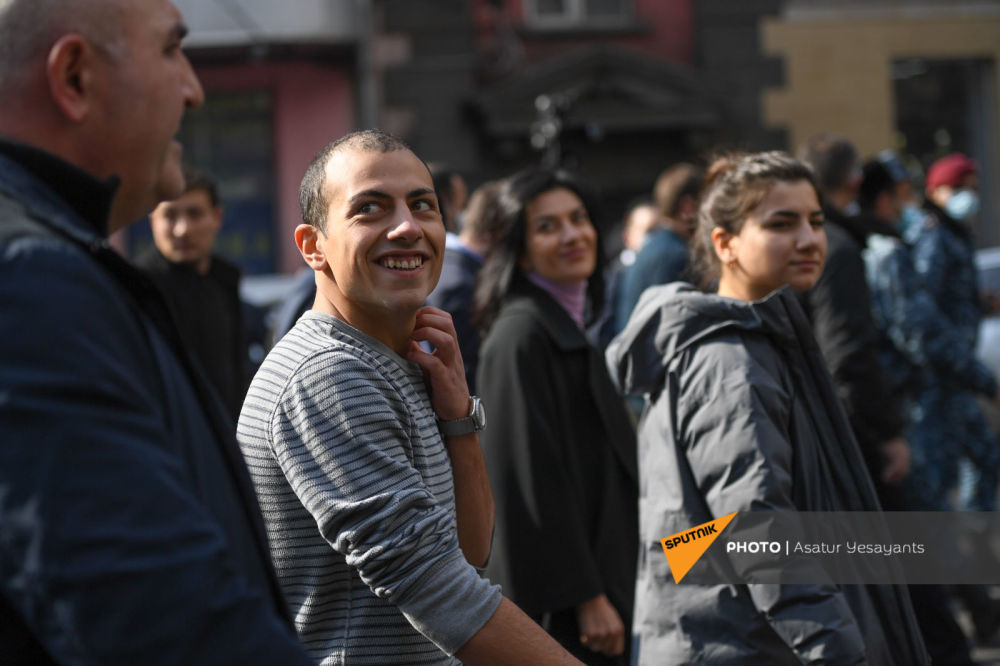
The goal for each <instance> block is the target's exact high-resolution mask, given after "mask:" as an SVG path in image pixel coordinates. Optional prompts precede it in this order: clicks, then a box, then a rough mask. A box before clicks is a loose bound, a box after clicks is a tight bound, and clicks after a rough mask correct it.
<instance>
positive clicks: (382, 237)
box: [318, 146, 445, 332]
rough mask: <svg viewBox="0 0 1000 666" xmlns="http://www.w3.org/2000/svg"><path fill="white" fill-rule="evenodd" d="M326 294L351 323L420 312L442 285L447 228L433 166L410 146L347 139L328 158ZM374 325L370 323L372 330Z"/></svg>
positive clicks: (377, 322)
mask: <svg viewBox="0 0 1000 666" xmlns="http://www.w3.org/2000/svg"><path fill="white" fill-rule="evenodd" d="M325 172H326V184H325V187H326V190H325V193H326V201H327V203H328V207H327V216H326V228H325V231H324V232H322V233H320V234H319V239H318V242H319V243H320V244H321V245H322V250H323V254H324V255H325V257H326V260H327V262H328V264H329V268H328V270H327V271H326V275H327V276H328V277H330V278H331V279H330V280H329V281H328V282H327V283H325V284H321V285H320V288H321V290H322V292H323V296H324V297H325V298H326V299H327V300H328V301H329V302H330V304H331V305H332V306H333V307H334V309H335V310H336V311H337V312H338V313H339V314H340V315H341V316H342V317H343V318H344V319H345V320H346V321H347V322H348V323H350V324H352V325H353V326H355V327H356V328H359V329H361V330H366V331H367V329H369V328H376V329H377V328H379V327H381V326H382V325H384V323H386V318H388V319H389V320H390V321H389V323H391V320H392V319H399V318H405V317H410V316H412V315H413V314H414V313H415V312H416V311H417V310H418V309H419V308H420V307H421V306H423V304H424V301H425V300H426V299H427V296H428V294H430V293H431V291H432V290H433V289H434V287H435V285H437V281H438V277H440V275H441V263H442V260H443V256H444V239H445V229H444V223H443V222H442V220H441V212H440V209H439V207H438V200H437V197H436V196H435V194H434V184H433V181H432V180H431V175H430V172H429V171H428V170H427V167H426V166H425V165H424V163H423V162H421V161H420V159H419V158H417V156H416V155H414V154H413V153H412V152H410V151H409V150H393V151H389V152H379V151H374V150H365V149H362V148H355V147H351V146H344V147H342V148H340V149H339V150H338V151H337V152H335V153H334V154H333V155H331V157H330V160H329V162H327V165H326V171H325ZM369 332H370V331H369Z"/></svg>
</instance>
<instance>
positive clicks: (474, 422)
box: [438, 396, 486, 437]
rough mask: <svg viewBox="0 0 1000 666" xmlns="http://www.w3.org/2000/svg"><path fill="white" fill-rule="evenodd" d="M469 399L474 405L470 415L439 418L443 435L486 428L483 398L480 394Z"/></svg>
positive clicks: (478, 430)
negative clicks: (445, 418) (446, 419)
mask: <svg viewBox="0 0 1000 666" xmlns="http://www.w3.org/2000/svg"><path fill="white" fill-rule="evenodd" d="M469 401H470V402H471V403H472V407H471V408H470V409H469V415H468V416H465V417H463V418H460V419H452V420H450V421H442V420H441V419H438V430H440V431H441V435H442V436H444V437H452V436H454V435H467V434H469V433H470V432H481V431H483V430H485V429H486V410H485V409H484V408H483V402H482V400H480V399H479V397H478V396H471V397H470V398H469Z"/></svg>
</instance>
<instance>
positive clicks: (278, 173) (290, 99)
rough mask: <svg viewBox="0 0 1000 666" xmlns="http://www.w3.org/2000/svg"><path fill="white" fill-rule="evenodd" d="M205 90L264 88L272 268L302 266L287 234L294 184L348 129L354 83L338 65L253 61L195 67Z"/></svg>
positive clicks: (295, 199)
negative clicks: (268, 106)
mask: <svg viewBox="0 0 1000 666" xmlns="http://www.w3.org/2000/svg"><path fill="white" fill-rule="evenodd" d="M196 69H197V72H198V76H199V78H200V79H201V83H202V86H203V87H204V88H205V94H206V95H211V94H212V92H213V91H220V92H221V91H240V90H269V91H270V92H271V95H272V100H273V107H272V108H273V113H274V118H273V132H274V135H273V136H274V155H275V165H274V170H275V178H276V180H277V182H276V183H275V191H276V193H277V201H276V202H275V203H276V206H277V210H278V220H277V229H276V237H275V245H276V246H277V247H278V256H277V262H278V270H279V271H281V272H283V273H292V272H294V271H296V270H297V269H298V268H300V267H301V266H303V263H302V257H301V256H300V255H299V251H298V249H296V247H295V241H294V239H293V232H294V230H295V227H296V226H297V225H298V224H299V222H300V221H301V215H300V212H299V183H300V182H301V181H302V176H303V174H304V173H305V170H306V167H307V166H308V165H309V162H310V161H312V158H313V156H314V155H316V153H318V152H319V151H320V150H321V149H322V148H323V146H325V145H326V144H327V143H329V142H330V141H332V140H333V139H336V138H337V137H339V136H341V135H343V134H346V133H347V132H349V131H351V130H352V129H354V107H355V100H354V87H353V80H352V78H351V76H350V73H349V72H348V71H347V70H346V68H343V67H337V66H332V65H331V66H321V65H316V64H312V63H304V62H302V63H299V62H288V63H258V64H246V65H226V66H201V67H197V68H196Z"/></svg>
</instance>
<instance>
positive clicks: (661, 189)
mask: <svg viewBox="0 0 1000 666" xmlns="http://www.w3.org/2000/svg"><path fill="white" fill-rule="evenodd" d="M703 178H704V174H703V173H702V171H701V169H699V168H698V167H696V166H694V165H693V164H687V163H681V164H675V165H674V166H672V167H670V168H669V169H667V170H666V171H664V172H663V173H661V174H660V176H659V178H657V179H656V185H655V186H654V188H653V198H654V200H655V201H656V206H657V208H659V209H660V226H658V227H656V228H654V229H653V230H651V231H650V232H649V233H647V234H646V235H645V237H644V240H643V243H642V247H641V248H640V249H639V252H638V254H637V255H636V257H635V262H633V264H632V265H631V266H629V267H628V268H626V269H625V270H623V271H622V275H621V277H620V280H621V289H620V291H619V298H618V302H617V311H616V313H615V329H616V331H621V330H622V329H623V328H625V323H626V322H627V321H628V318H629V316H630V315H631V314H632V310H633V309H634V308H635V304H636V303H638V302H639V297H640V296H642V292H643V291H645V290H646V289H647V288H648V287H651V286H653V285H655V284H666V283H668V282H674V281H676V280H682V279H685V278H686V277H687V269H688V265H689V260H688V241H689V240H690V239H691V234H693V233H694V229H695V226H696V224H697V221H698V193H699V191H700V190H701V182H702V179H703Z"/></svg>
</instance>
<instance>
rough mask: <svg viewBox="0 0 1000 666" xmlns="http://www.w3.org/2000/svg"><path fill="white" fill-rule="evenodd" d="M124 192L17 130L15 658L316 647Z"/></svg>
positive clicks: (8, 448)
mask: <svg viewBox="0 0 1000 666" xmlns="http://www.w3.org/2000/svg"><path fill="white" fill-rule="evenodd" d="M113 192H114V189H113V187H109V184H108V183H100V182H98V181H96V180H94V179H92V178H90V176H89V175H88V174H86V173H84V172H82V171H80V170H78V169H75V168H74V167H72V166H70V165H68V164H66V163H64V162H61V161H59V160H57V159H56V158H54V157H52V156H49V155H45V154H44V153H40V152H38V151H34V150H32V149H29V148H27V147H25V146H20V145H15V144H9V143H5V142H0V433H3V435H2V439H0V663H3V664H7V665H9V664H21V663H30V664H37V663H51V662H53V661H54V662H59V663H74V664H77V663H80V664H83V663H86V664H160V663H162V664H195V663H198V664H202V663H204V664H236V663H239V664H279V663H280V664H304V663H309V661H308V659H307V657H306V656H305V653H304V652H303V651H302V649H301V647H300V645H299V644H298V642H297V640H296V638H295V636H294V631H293V629H292V627H291V624H290V619H289V617H288V611H287V609H286V607H285V605H284V602H283V600H282V598H281V595H280V591H279V588H278V586H277V581H276V579H275V576H274V573H273V569H272V567H271V563H270V556H269V550H268V545H267V539H266V536H265V533H264V531H263V528H262V523H261V520H260V514H259V509H258V506H257V503H256V498H255V495H254V493H253V489H252V486H251V485H250V483H249V478H248V475H247V473H246V468H245V464H244V462H243V459H242V457H241V455H240V452H239V449H238V447H237V445H236V442H235V438H234V435H233V433H232V432H231V426H230V425H229V421H228V419H227V417H226V414H225V411H224V408H223V407H222V404H221V402H220V401H219V400H218V398H217V397H216V396H215V394H214V392H213V391H212V390H211V389H210V388H208V386H207V384H206V382H205V381H204V378H203V377H201V376H200V373H199V372H198V371H197V370H196V369H195V367H194V365H193V364H192V363H191V362H190V359H189V358H188V357H187V355H186V354H185V353H184V350H183V349H182V348H181V347H180V343H179V338H178V336H177V334H176V332H175V330H174V329H173V328H172V326H171V324H170V321H169V316H168V315H167V314H166V312H167V310H166V306H165V304H164V302H163V300H162V297H160V296H159V294H158V292H157V291H156V290H155V288H154V287H153V286H152V284H151V283H150V282H149V281H148V280H146V279H145V278H143V276H142V275H141V274H140V273H139V272H138V271H137V270H135V269H134V268H132V267H131V266H129V265H128V264H127V262H125V261H124V260H123V259H121V258H120V257H119V256H118V255H117V254H116V253H115V252H114V251H113V250H111V249H110V247H109V246H108V244H107V242H106V241H105V239H104V238H103V234H104V226H105V222H104V220H105V218H106V213H107V210H108V209H109V208H110V204H111V199H112V196H113Z"/></svg>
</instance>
